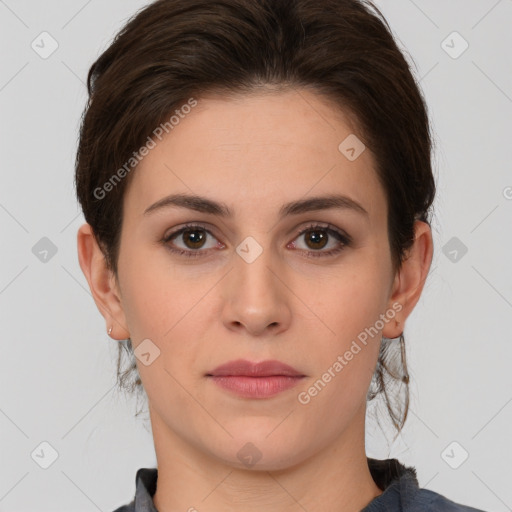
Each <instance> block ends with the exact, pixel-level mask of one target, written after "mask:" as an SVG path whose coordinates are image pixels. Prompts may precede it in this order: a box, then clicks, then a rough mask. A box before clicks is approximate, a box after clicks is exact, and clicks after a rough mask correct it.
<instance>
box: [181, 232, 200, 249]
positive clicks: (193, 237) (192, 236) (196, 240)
mask: <svg viewBox="0 0 512 512" xmlns="http://www.w3.org/2000/svg"><path fill="white" fill-rule="evenodd" d="M197 233H199V231H198V230H188V231H185V232H184V235H185V237H186V239H187V241H189V242H191V244H192V246H193V247H194V248H197V247H198V246H201V242H203V239H204V235H202V234H200V235H199V236H198V235H197Z"/></svg>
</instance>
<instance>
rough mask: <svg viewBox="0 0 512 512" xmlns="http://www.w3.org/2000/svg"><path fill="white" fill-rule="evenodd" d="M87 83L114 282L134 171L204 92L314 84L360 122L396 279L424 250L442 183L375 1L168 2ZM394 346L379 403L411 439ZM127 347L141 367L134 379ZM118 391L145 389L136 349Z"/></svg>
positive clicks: (84, 146)
mask: <svg viewBox="0 0 512 512" xmlns="http://www.w3.org/2000/svg"><path fill="white" fill-rule="evenodd" d="M87 84H88V91H89V102H88V105H87V106H86V108H85V111H84V114H83V117H82V124H81V128H80V140H79V146H78V151H77V157H76V175H75V183H76V190H77V197H78V200H79V202H80V205H81V207H82V209H83V212H84V216H85V219H86V221H87V222H88V223H89V224H90V225H91V226H92V228H93V231H94V235H95V238H96V240H97V242H98V244H99V245H100V247H101V248H102V251H103V253H104V255H105V260H106V263H107V265H108V267H109V269H111V270H112V271H113V272H114V273H115V275H116V277H117V261H118V254H119V242H120V233H121V223H122V218H123V209H122V204H123V196H124V193H125V190H126V187H127V186H128V185H129V183H130V179H131V177H132V175H133V171H132V172H130V169H129V168H127V167H126V162H128V161H131V160H130V159H131V158H132V157H133V155H134V152H136V151H137V150H138V149H139V148H141V147H142V146H143V145H144V144H145V143H146V142H147V141H148V140H149V139H148V137H149V136H150V135H151V134H152V133H154V130H155V128H156V127H158V126H159V125H162V123H165V122H167V124H169V123H168V119H169V116H170V115H171V114H172V113H173V112H175V109H177V108H178V107H180V106H181V105H184V104H186V103H187V102H188V101H190V98H191V97H196V98H199V97H200V96H201V95H202V94H205V93H211V92H215V93H221V94H225V95H229V94H235V93H240V94H244V93H250V92H253V91H255V90H258V89H261V88H262V87H274V88H278V89H279V88H282V89H286V88H287V87H293V88H295V87H298V88H300V87H307V88H310V89H312V90H314V91H316V92H318V93H320V94H321V95H323V96H324V97H326V98H328V99H330V100H331V101H332V102H333V105H336V106H338V107H339V108H341V109H342V110H343V111H344V112H345V113H346V114H347V115H349V116H350V117H351V118H352V119H354V120H355V122H356V123H357V125H358V127H359V128H360V130H359V132H358V136H359V138H360V139H361V140H362V141H363V142H364V144H365V145H366V146H367V147H368V148H369V149H370V150H371V151H372V154H373V155H374V157H375V161H376V167H377V168H376V172H377V175H378V178H379V180H380V182H381V184H382V186H383V188H384V191H385V193H386V197H387V203H388V211H389V214H388V234H389V241H390V247H391V255H392V261H393V268H394V270H395V271H396V270H397V269H398V268H399V267H400V265H401V263H402V262H403V260H404V258H405V257H406V254H407V249H409V248H410V247H411V245H412V243H413V240H414V221H415V220H416V219H419V220H422V221H424V222H427V223H429V224H430V218H429V217H430V208H431V205H432V202H433V199H434V194H435V182H434V177H433V174H432V168H431V147H432V140H431V133H430V126H429V119H428V115H427V107H426V104H425V102H424V100H423V97H422V94H421V92H420V90H419V87H418V86H417V84H416V82H415V80H414V78H413V76H412V74H411V71H410V69H409V66H408V64H407V62H406V60H405V58H404V55H403V54H402V53H401V51H400V50H399V49H398V47H397V45H396V43H395V40H394V39H393V36H392V33H391V29H390V27H389V25H388V24H387V21H386V20H385V18H384V16H383V15H382V14H381V12H380V11H379V10H378V8H377V7H376V6H375V5H373V4H372V3H371V2H370V1H366V0H187V1H186V2H184V1H183V0H158V1H155V2H153V3H151V4H149V5H148V6H147V7H145V8H143V9H142V10H141V11H140V12H138V13H137V14H136V15H135V16H134V17H133V18H132V19H131V20H129V22H128V23H127V24H126V25H125V26H124V28H123V29H122V30H121V31H120V32H119V33H118V34H117V36H116V37H115V39H114V41H113V42H112V44H111V45H110V46H109V47H108V48H107V49H106V50H105V51H104V53H102V54H101V55H100V57H99V58H98V59H97V60H96V61H95V62H94V64H93V65H92V66H91V68H90V70H89V74H88V80H87ZM340 142H341V141H340ZM130 165H133V167H134V169H135V168H136V165H134V162H132V163H131V164H130ZM123 166H124V167H123ZM121 168H124V169H125V172H124V173H119V170H120V169H121ZM116 171H118V172H117V178H119V179H116V180H115V181H114V180H113V179H112V178H113V177H115V176H114V175H115V173H116ZM121 174H122V177H123V179H120V176H121ZM106 183H110V185H109V187H108V198H107V199H104V197H102V196H103V195H105V194H104V192H105V190H107V189H106V188H105V184H106ZM98 191H102V192H101V193H100V192H98ZM396 346H397V343H396V342H390V341H389V340H386V339H383V341H382V345H381V351H380V354H379V359H378V363H377V368H376V371H375V374H374V376H373V379H372V384H371V387H370V390H369V392H368V399H369V400H371V399H373V398H374V397H375V396H377V395H379V394H381V393H384V397H385V401H386V406H387V411H388V413H389V416H390V418H391V420H392V422H393V424H394V426H395V427H396V429H397V430H398V431H400V430H401V428H402V427H403V424H404V422H405V419H406V417H407V411H408V396H409V394H408V380H409V378H408V374H407V365H406V361H405V352H404V347H403V343H402V340H401V343H400V350H399V352H400V353H399V354H398V355H401V356H402V357H400V361H401V362H400V363H397V361H396V359H397V352H396V351H393V347H396ZM123 347H124V348H125V349H126V352H127V354H128V355H129V357H130V365H129V367H128V368H127V369H126V370H124V371H122V370H121V362H122V361H121V360H122V348H123ZM393 354H394V355H393ZM118 381H119V384H120V387H124V388H125V389H129V390H131V391H133V390H134V389H135V388H141V387H142V386H141V382H140V378H139V377H138V373H137V369H136V365H135V359H134V356H133V353H132V348H131V340H130V339H129V338H128V340H126V343H125V344H123V343H120V346H119V357H118ZM130 381H131V384H130ZM397 382H398V383H399V384H401V383H404V384H405V400H399V401H398V402H396V401H395V402H393V400H391V399H390V397H389V394H388V391H387V386H388V385H393V383H397Z"/></svg>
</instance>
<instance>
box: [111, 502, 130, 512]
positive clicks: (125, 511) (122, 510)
mask: <svg viewBox="0 0 512 512" xmlns="http://www.w3.org/2000/svg"><path fill="white" fill-rule="evenodd" d="M114 512H135V500H132V502H131V503H128V505H123V506H122V507H119V508H116V509H115V510H114Z"/></svg>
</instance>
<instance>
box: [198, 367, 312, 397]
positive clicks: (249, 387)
mask: <svg viewBox="0 0 512 512" xmlns="http://www.w3.org/2000/svg"><path fill="white" fill-rule="evenodd" d="M207 377H211V379H212V380H213V382H215V383H216V384H217V385H219V386H221V387H222V388H224V389H227V390H229V391H232V392H234V393H236V394H237V395H239V396H243V397H246V398H267V397H270V396H273V395H276V394H278V393H280V392H281V391H285V390H287V389H290V388H291V387H293V386H295V385H296V384H297V383H298V382H299V381H300V380H301V379H302V378H303V377H305V375H303V374H301V373H300V372H299V371H297V370H296V369H295V368H292V367H291V366H289V365H287V364H284V363H281V362H280V361H270V360H269V361H262V362H260V363H252V362H251V361H247V360H244V359H237V360H236V361H230V362H229V363H226V364H223V365H221V366H218V367H217V368H215V370H212V371H211V372H210V373H208V374H207Z"/></svg>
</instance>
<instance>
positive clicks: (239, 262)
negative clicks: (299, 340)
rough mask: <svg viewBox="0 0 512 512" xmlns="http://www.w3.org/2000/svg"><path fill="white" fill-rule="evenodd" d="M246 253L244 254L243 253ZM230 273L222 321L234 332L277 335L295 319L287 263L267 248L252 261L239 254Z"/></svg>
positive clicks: (226, 286)
mask: <svg viewBox="0 0 512 512" xmlns="http://www.w3.org/2000/svg"><path fill="white" fill-rule="evenodd" d="M241 254H243V253H241ZM233 265H234V266H233V268H232V270H231V271H230V272H229V274H228V275H227V276H226V279H227V282H226V283H225V288H224V304H223V310H222V321H223V323H224V325H225V326H226V328H228V329H229V330H231V331H243V330H245V331H247V333H249V334H250V335H252V336H265V335H276V334H278V333H280V332H282V331H284V330H286V329H288V327H289V324H290V322H291V310H290V303H289V301H290V300H291V298H290V291H289V288H288V287H287V285H286V270H285V265H284V264H283V263H280V262H279V261H278V258H277V257H274V255H272V254H271V250H270V249H264V250H263V252H261V254H260V255H259V256H258V257H257V258H256V259H254V260H253V261H251V259H245V258H244V257H242V256H240V255H239V254H238V253H237V254H235V255H234V263H233Z"/></svg>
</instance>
